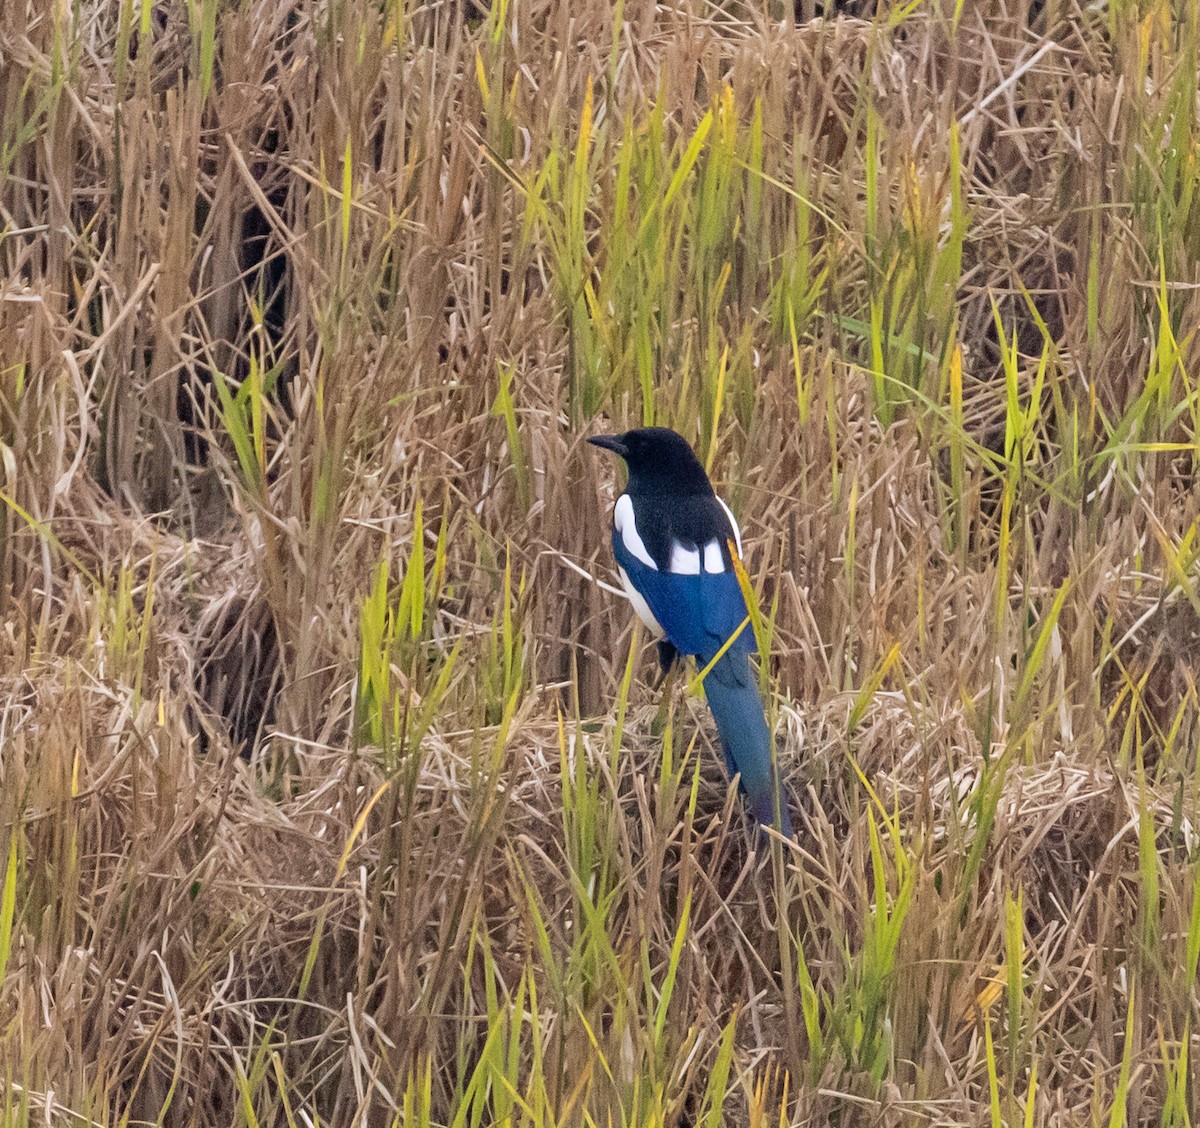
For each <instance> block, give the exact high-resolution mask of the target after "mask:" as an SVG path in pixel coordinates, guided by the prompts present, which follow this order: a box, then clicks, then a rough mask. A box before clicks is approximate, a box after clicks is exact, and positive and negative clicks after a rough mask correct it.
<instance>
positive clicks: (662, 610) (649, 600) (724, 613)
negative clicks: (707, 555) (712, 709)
mask: <svg viewBox="0 0 1200 1128" xmlns="http://www.w3.org/2000/svg"><path fill="white" fill-rule="evenodd" d="M613 553H614V554H615V555H616V558H617V563H618V564H620V565H621V567H622V569H624V571H625V574H626V575H627V576H628V577H629V582H630V583H631V584H633V586H634V587H635V588H637V590H638V592H640V593H641V596H642V598H643V599H645V601H646V604H647V605H648V606H649V608H650V610H651V611H652V612H653V613H654V617H655V618H656V619H657V620H658V622H659V625H660V626H661V627H662V629H663V633H664V634H665V635H666V636H667V641H668V642H670V643H671V645H672V646H674V647H675V649H676V650H678V651H679V652H680V653H681V654H692V655H696V656H699V657H701V658H704V659H705V660H706V661H707V660H708V659H711V658H712V656H713V655H714V654H716V652H717V651H718V650H720V649H721V647H722V646H724V645H725V641H726V639H728V638H729V636H730V635H732V634H733V632H734V631H736V630H737V629H738V627H740V626H741V625H742V621H743V620H744V619H745V618H746V601H745V600H744V599H743V598H742V589H741V587H739V586H738V581H737V576H736V574H735V573H734V572H732V571H725V572H701V573H700V574H699V575H695V574H687V575H683V574H680V573H677V572H660V571H658V570H657V569H656V568H651V567H649V566H648V565H647V564H645V563H643V562H642V561H641V560H639V559H638V558H637V557H636V556H634V555H633V553H632V552H630V551H629V549H628V548H626V547H625V542H624V540H623V539H622V537H621V534H620V533H618V532H617V531H616V530H615V529H614V530H613ZM753 649H754V632H753V630H751V628H750V624H749V623H747V624H746V627H745V629H744V630H743V631H742V633H741V634H740V635H738V637H737V640H736V641H735V642H734V644H733V646H731V647H730V650H736V651H739V652H741V653H749V652H750V651H752V650H753Z"/></svg>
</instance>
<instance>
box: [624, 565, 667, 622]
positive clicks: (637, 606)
mask: <svg viewBox="0 0 1200 1128" xmlns="http://www.w3.org/2000/svg"><path fill="white" fill-rule="evenodd" d="M617 573H618V574H619V575H620V577H621V585H622V587H624V588H625V594H626V595H627V596H629V602H630V603H632V604H633V609H634V611H636V612H637V617H638V618H639V619H641V621H642V622H643V623H645V624H646V626H647V627H649V628H650V630H651V632H652V633H653V634H654V635H655V637H656V638H661V637H662V636H663V635H664V634H666V632H665V631H664V630H663V629H662V625H661V624H660V623H659V621H658V620H657V619H656V618H655V617H654V612H653V611H651V610H650V604H648V603H647V602H646V600H645V598H644V597H643V596H642V593H641V592H640V591H638V589H637V588H635V587H634V586H633V584H631V583H630V582H629V577H628V576H627V575H626V574H625V569H624V568H622V567H621V566H620V564H618V565H617Z"/></svg>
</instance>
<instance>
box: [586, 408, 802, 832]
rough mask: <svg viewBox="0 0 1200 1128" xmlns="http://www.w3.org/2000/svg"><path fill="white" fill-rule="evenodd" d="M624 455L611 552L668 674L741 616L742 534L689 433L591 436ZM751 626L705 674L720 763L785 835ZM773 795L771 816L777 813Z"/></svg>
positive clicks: (706, 657)
mask: <svg viewBox="0 0 1200 1128" xmlns="http://www.w3.org/2000/svg"><path fill="white" fill-rule="evenodd" d="M588 442H589V443H591V444H592V445H593V446H598V447H602V448H603V449H604V450H611V451H612V452H613V453H614V454H618V455H620V456H621V458H623V459H624V460H625V464H626V466H627V467H628V469H629V482H628V484H627V485H626V487H625V492H624V493H623V494H621V496H620V497H618V498H617V504H616V507H615V508H614V510H613V534H612V542H613V552H614V553H615V555H616V558H617V570H618V572H619V573H620V576H621V583H622V584H624V585H625V590H626V592H627V593H628V595H629V601H630V602H631V603H632V604H633V608H634V610H635V611H636V612H637V614H638V617H639V618H640V619H641V620H642V622H643V623H645V624H646V626H647V627H649V628H650V630H651V632H652V633H653V634H654V635H655V637H656V638H658V640H659V643H658V654H659V660H660V662H661V663H662V666H663V672H664V673H666V672H667V671H668V670H669V669H670V667H671V665H672V663H673V662H674V660H675V658H676V655H677V654H690V655H692V656H693V657H694V658H695V659H696V661H697V662H698V663H699V664H700V667H701V669H703V668H704V667H705V666H707V665H708V663H709V662H711V661H712V659H713V658H714V657H715V655H716V654H717V652H718V651H719V650H720V649H721V647H722V646H724V645H725V643H726V642H727V641H728V639H729V638H730V636H731V635H732V634H733V633H734V632H735V631H736V630H737V629H738V627H740V626H741V625H742V622H743V621H744V620H745V618H746V614H747V612H746V601H745V599H744V598H743V597H742V589H741V586H740V585H739V584H738V579H737V574H736V573H735V572H734V569H733V560H732V554H733V553H735V552H736V553H737V555H738V556H739V557H740V556H741V552H742V537H741V533H740V531H739V530H738V526H737V522H736V521H735V520H734V518H733V514H732V513H731V512H730V510H729V506H727V505H726V504H725V503H724V502H723V501H722V500H721V499H720V498H719V497H717V495H716V493H715V492H714V491H713V488H712V484H711V483H710V482H709V480H708V475H707V474H705V472H704V467H703V466H702V465H701V464H700V460H699V459H698V458H697V457H696V455H695V454H694V453H693V452H692V448H691V447H690V446H689V445H688V442H687V440H686V439H685V438H684V437H683V436H682V435H678V434H676V433H675V432H674V431H671V430H668V429H667V428H666V427H643V428H639V429H638V430H634V431H626V432H625V433H624V434H623V435H597V436H595V437H594V438H591V439H588ZM753 649H754V632H753V631H752V630H751V629H750V626H749V624H747V625H746V627H745V629H744V630H743V631H742V633H741V634H740V635H738V637H737V639H736V640H735V641H734V643H733V645H732V646H730V647H729V649H728V650H726V651H725V653H724V654H723V655H722V656H721V658H720V660H719V661H718V662H717V663H716V664H715V665H714V666H713V668H712V669H711V670H709V672H708V673H707V675H706V676H705V678H704V692H705V695H706V696H707V698H708V706H709V708H710V709H711V710H712V714H713V718H714V719H715V720H716V722H717V731H718V732H719V733H720V735H721V745H722V747H723V749H724V751H725V762H726V765H727V766H728V768H729V771H730V773H731V774H732V773H734V772H736V773H738V774H739V775H740V776H741V785H742V790H743V791H744V792H745V793H746V797H747V799H748V800H749V802H750V809H751V810H752V811H753V812H754V817H755V818H757V819H758V821H759V822H760V823H763V824H764V825H766V826H775V827H777V828H779V829H780V830H782V831H783V833H784V834H786V835H787V836H789V837H790V836H791V834H792V820H791V818H790V817H789V815H788V809H787V802H786V799H785V798H784V795H783V793H782V791H781V790H780V788H779V777H778V775H777V774H776V771H775V765H774V762H773V760H772V757H771V748H772V741H771V733H770V731H769V730H768V728H767V721H766V717H765V715H764V713H763V703H762V698H761V697H759V694H758V685H757V683H756V681H755V678H754V673H753V671H752V670H751V668H750V662H749V660H748V658H747V655H748V654H749V653H750V651H751V650H753ZM777 800H778V813H779V817H778V819H777V818H776V807H777Z"/></svg>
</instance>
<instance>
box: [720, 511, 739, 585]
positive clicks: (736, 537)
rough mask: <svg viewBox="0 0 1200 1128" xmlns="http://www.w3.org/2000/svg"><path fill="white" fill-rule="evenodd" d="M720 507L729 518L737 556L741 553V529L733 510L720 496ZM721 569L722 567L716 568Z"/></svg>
mask: <svg viewBox="0 0 1200 1128" xmlns="http://www.w3.org/2000/svg"><path fill="white" fill-rule="evenodd" d="M717 501H718V502H719V503H720V506H721V508H722V509H724V510H725V516H726V517H728V518H729V524H730V525H731V526H732V527H733V541H734V543H735V544H736V545H737V553H738V556H741V555H742V530H741V529H739V528H738V523H737V519H736V518H735V517H734V515H733V510H732V509H730V508H729V506H728V505H726V504H725V502H724V501H722V500H721V499H720V498H717ZM718 571H723V569H718Z"/></svg>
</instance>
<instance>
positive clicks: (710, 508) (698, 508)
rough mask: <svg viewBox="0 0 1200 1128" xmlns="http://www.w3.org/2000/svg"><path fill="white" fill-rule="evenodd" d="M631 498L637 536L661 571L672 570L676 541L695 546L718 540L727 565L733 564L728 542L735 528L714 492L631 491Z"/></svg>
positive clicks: (687, 546) (732, 536) (728, 566)
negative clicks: (674, 493) (640, 493)
mask: <svg viewBox="0 0 1200 1128" xmlns="http://www.w3.org/2000/svg"><path fill="white" fill-rule="evenodd" d="M630 500H631V501H632V502H633V519H634V524H635V525H637V531H638V535H639V536H640V537H641V538H642V543H643V544H644V545H645V546H646V551H647V552H648V553H649V554H650V559H651V560H653V561H654V563H655V565H656V566H657V567H658V570H659V571H660V572H666V571H669V570H670V563H671V546H672V544H674V543H676V542H678V543H680V544H682V545H683V546H684V547H685V548H689V549H693V548H699V547H701V546H702V545H706V544H708V543H709V542H711V541H714V540H715V541H716V542H717V543H718V544H719V545H720V546H721V560H722V561H723V563H724V565H725V567H726V568H730V567H731V564H730V559H729V546H728V542H729V541H730V540H733V539H734V535H733V529H732V527H731V526H730V524H729V518H728V517H727V516H726V514H725V510H724V509H723V508H722V507H721V503H720V502H719V501H718V500H717V499H716V497H715V496H714V495H712V494H708V495H704V494H686V495H683V496H676V497H665V496H662V495H659V494H649V495H636V494H630Z"/></svg>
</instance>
